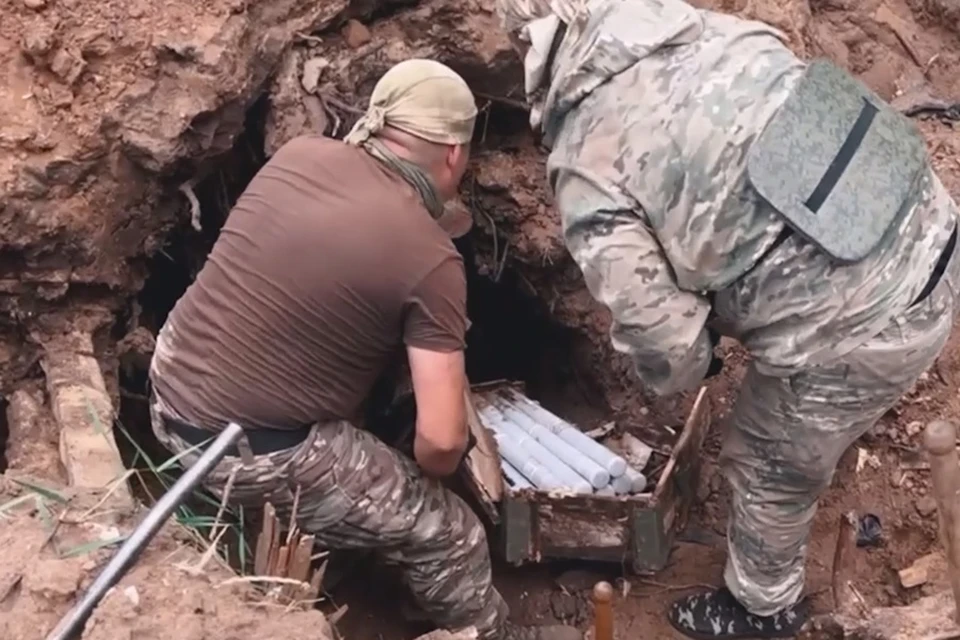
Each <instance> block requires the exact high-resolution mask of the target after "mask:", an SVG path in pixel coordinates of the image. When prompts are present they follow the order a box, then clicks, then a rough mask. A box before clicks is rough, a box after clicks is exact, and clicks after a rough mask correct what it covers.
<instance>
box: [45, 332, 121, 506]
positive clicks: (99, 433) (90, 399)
mask: <svg viewBox="0 0 960 640" xmlns="http://www.w3.org/2000/svg"><path fill="white" fill-rule="evenodd" d="M43 346H44V354H43V356H42V358H41V360H40V365H41V367H42V369H43V372H44V375H45V377H46V383H47V393H48V394H49V396H50V409H51V411H52V413H53V417H54V419H55V420H56V423H57V426H58V427H59V430H60V459H61V460H62V462H63V466H64V469H65V470H66V472H67V479H68V480H69V482H70V486H74V487H82V488H85V489H104V488H106V487H109V486H111V485H113V483H114V481H115V480H116V479H117V477H118V476H120V475H122V474H123V472H124V471H125V468H124V466H123V461H122V460H121V459H120V451H119V449H118V448H117V443H116V441H115V440H114V437H113V418H114V415H115V410H114V409H115V407H114V406H113V402H112V401H111V400H110V394H109V393H108V392H107V386H106V382H105V381H104V379H103V373H102V372H101V370H100V363H99V362H98V361H97V359H96V358H95V357H94V356H93V355H92V354H93V353H94V348H93V338H92V337H91V336H90V335H89V334H87V333H74V334H70V335H66V336H62V337H59V338H57V339H56V340H51V341H49V342H45V343H44V345H43ZM107 502H108V505H109V506H111V507H112V508H114V509H117V510H118V511H126V510H129V509H132V508H133V504H134V502H133V494H131V493H130V489H129V487H128V486H127V483H125V482H124V483H121V485H120V486H119V487H117V488H116V490H115V491H114V492H113V493H112V494H111V495H110V497H109V498H108V499H107Z"/></svg>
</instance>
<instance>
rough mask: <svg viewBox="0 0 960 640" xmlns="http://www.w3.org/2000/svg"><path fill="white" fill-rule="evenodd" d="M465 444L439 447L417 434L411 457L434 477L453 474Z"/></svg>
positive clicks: (463, 452) (464, 449)
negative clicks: (455, 446) (454, 446)
mask: <svg viewBox="0 0 960 640" xmlns="http://www.w3.org/2000/svg"><path fill="white" fill-rule="evenodd" d="M466 451H467V446H466V445H464V446H462V447H457V448H452V449H451V448H441V447H437V446H436V445H434V444H432V443H430V442H428V441H427V440H426V439H424V438H423V437H421V436H420V435H417V436H416V437H415V438H414V441H413V457H414V460H416V461H417V465H418V466H419V467H420V468H421V469H422V470H423V472H424V473H425V474H426V475H428V476H431V477H434V478H444V477H447V476H450V475H453V474H454V473H455V472H456V471H457V468H458V467H459V466H460V461H461V460H462V459H463V456H464V454H465V452H466Z"/></svg>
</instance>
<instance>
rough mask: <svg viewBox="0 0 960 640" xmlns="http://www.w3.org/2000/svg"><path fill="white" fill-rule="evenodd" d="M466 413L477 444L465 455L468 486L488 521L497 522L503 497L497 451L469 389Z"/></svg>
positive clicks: (466, 396) (498, 452) (465, 393)
mask: <svg viewBox="0 0 960 640" xmlns="http://www.w3.org/2000/svg"><path fill="white" fill-rule="evenodd" d="M463 397H464V403H465V405H466V410H467V424H468V425H469V427H470V431H471V433H473V437H474V438H476V441H477V444H476V446H474V448H473V449H472V450H471V451H470V453H469V454H468V455H467V459H466V462H465V466H466V467H467V469H466V471H467V474H468V476H469V477H471V478H473V480H474V481H473V482H467V486H468V487H470V488H471V491H473V493H474V494H475V495H476V497H477V499H478V500H479V501H480V503H481V505H483V508H484V510H485V511H486V512H487V515H488V516H490V517H491V519H494V520H495V521H496V520H499V517H498V513H497V508H496V506H495V505H496V504H497V503H498V502H500V499H501V498H502V497H503V473H502V472H501V470H500V451H499V449H498V448H497V443H496V441H495V440H494V439H493V435H492V434H491V433H490V432H489V431H488V430H487V428H486V427H485V426H483V422H482V421H481V420H480V416H479V415H478V414H477V409H476V407H475V406H474V401H473V395H472V392H471V391H470V388H469V386H468V387H467V389H466V390H465V392H464V396H463Z"/></svg>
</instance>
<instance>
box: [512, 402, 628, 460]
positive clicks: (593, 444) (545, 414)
mask: <svg viewBox="0 0 960 640" xmlns="http://www.w3.org/2000/svg"><path fill="white" fill-rule="evenodd" d="M507 391H508V393H509V394H510V396H511V399H512V400H514V401H516V403H517V407H518V408H519V409H520V410H521V411H523V412H524V413H526V414H527V415H529V416H530V417H531V418H533V419H534V420H536V421H537V422H538V423H540V424H542V425H543V426H544V427H546V428H547V429H549V430H551V431H553V432H554V433H555V434H557V436H559V437H560V438H561V439H562V440H565V441H566V442H567V443H568V444H570V445H571V446H572V447H573V448H575V449H576V450H578V451H581V452H583V454H584V455H585V456H587V457H588V458H590V459H591V460H593V461H594V462H596V463H597V464H599V465H600V466H601V467H603V468H604V469H606V470H607V471H608V472H609V473H610V477H612V478H617V477H619V476H622V475H623V474H624V472H625V471H626V470H627V461H626V460H624V459H623V457H622V456H618V455H617V454H615V453H614V452H613V451H611V450H610V449H608V448H607V447H605V446H603V445H602V444H600V443H599V442H597V441H596V440H594V439H593V438H591V437H590V436H588V435H587V434H585V433H584V432H583V431H580V429H578V428H577V427H576V426H574V425H572V424H570V423H569V422H567V421H566V420H564V419H563V418H561V417H559V416H557V415H554V414H552V413H550V412H549V411H547V410H546V409H544V408H543V407H541V406H540V405H539V404H537V403H536V402H534V401H533V400H531V399H530V398H528V397H526V396H525V395H523V394H522V393H519V392H518V391H516V390H514V389H508V390H507Z"/></svg>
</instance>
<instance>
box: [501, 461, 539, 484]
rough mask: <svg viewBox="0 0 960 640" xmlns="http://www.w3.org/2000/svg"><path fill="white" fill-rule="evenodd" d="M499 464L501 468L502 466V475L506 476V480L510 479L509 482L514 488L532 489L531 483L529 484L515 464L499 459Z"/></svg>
mask: <svg viewBox="0 0 960 640" xmlns="http://www.w3.org/2000/svg"><path fill="white" fill-rule="evenodd" d="M500 466H501V468H503V475H505V476H506V477H507V480H509V481H510V484H512V485H513V488H514V489H532V488H533V485H532V484H530V481H529V480H527V479H526V478H525V477H524V476H523V474H522V473H520V471H519V470H518V469H517V468H516V467H515V466H513V465H512V464H510V463H509V462H507V461H506V460H501V461H500Z"/></svg>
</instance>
